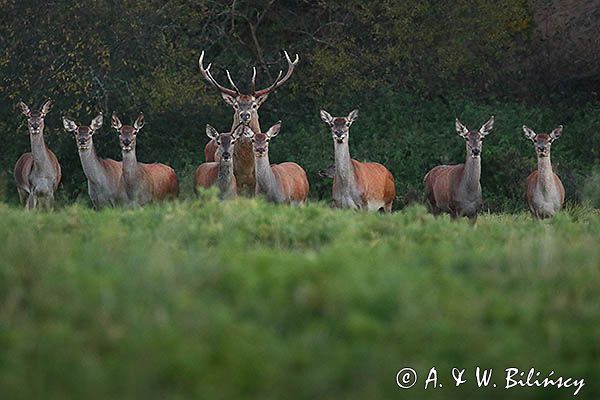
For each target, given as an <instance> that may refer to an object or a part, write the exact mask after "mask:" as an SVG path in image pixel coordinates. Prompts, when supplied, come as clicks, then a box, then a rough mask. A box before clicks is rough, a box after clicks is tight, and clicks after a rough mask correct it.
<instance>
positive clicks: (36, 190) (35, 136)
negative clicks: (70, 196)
mask: <svg viewBox="0 0 600 400" xmlns="http://www.w3.org/2000/svg"><path fill="white" fill-rule="evenodd" d="M51 104H52V103H51V101H50V100H48V101H46V102H45V103H44V105H43V106H42V108H41V110H39V111H31V110H30V109H29V107H28V106H27V105H26V104H25V103H23V102H19V104H18V106H19V108H20V109H21V112H22V113H23V114H24V115H25V116H27V126H28V130H29V139H30V141H31V152H30V153H24V154H23V155H21V157H19V159H18V160H17V162H16V164H15V169H14V176H15V182H16V184H17V192H18V193H19V199H20V201H21V204H23V205H25V207H26V208H27V209H29V210H31V209H44V210H49V209H51V208H52V207H53V206H54V193H55V192H56V189H57V188H58V185H59V183H60V178H61V169H60V164H59V162H58V159H57V158H56V156H55V155H54V153H53V152H52V151H50V149H48V146H47V145H46V143H45V142H44V118H45V117H46V114H47V113H48V111H50V106H51Z"/></svg>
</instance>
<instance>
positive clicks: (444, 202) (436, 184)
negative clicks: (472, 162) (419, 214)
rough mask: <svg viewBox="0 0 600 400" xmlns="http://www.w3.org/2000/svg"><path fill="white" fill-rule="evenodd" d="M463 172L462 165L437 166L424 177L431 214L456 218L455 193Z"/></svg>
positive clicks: (463, 167)
mask: <svg viewBox="0 0 600 400" xmlns="http://www.w3.org/2000/svg"><path fill="white" fill-rule="evenodd" d="M464 170H465V165H464V164H458V165H438V166H437V167H435V168H433V169H432V170H431V171H429V172H428V173H427V175H425V178H424V182H425V196H426V200H427V202H428V203H429V206H430V209H431V212H432V213H433V214H440V213H442V212H448V213H450V214H451V215H453V216H456V212H457V210H456V203H455V193H454V190H453V189H452V188H456V187H458V185H459V184H460V181H461V179H462V176H463V172H464Z"/></svg>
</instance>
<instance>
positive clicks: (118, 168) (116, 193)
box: [63, 113, 128, 210]
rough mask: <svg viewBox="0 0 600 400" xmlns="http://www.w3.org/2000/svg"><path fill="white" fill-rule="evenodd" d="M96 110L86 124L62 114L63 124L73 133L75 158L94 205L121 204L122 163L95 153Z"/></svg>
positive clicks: (123, 199)
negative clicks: (77, 154) (77, 151)
mask: <svg viewBox="0 0 600 400" xmlns="http://www.w3.org/2000/svg"><path fill="white" fill-rule="evenodd" d="M102 122H103V117H102V113H100V114H99V115H98V116H97V117H96V118H94V119H93V120H92V122H91V124H90V125H89V126H83V125H77V124H76V123H75V122H74V121H72V120H70V119H67V118H64V117H63V125H64V127H65V129H66V130H67V131H68V132H71V133H73V135H74V136H75V142H76V143H77V148H78V150H79V159H80V160H81V166H82V168H83V172H84V174H85V176H86V178H87V183H88V194H89V196H90V200H91V202H92V206H93V207H94V208H95V209H96V210H99V209H102V208H104V207H115V206H117V205H125V204H127V202H128V198H127V192H126V191H125V183H124V181H123V164H122V163H121V162H120V161H115V160H111V159H109V158H107V159H104V158H100V157H98V155H97V154H96V150H95V148H94V140H93V135H94V133H95V132H96V131H97V130H98V129H100V128H101V127H102Z"/></svg>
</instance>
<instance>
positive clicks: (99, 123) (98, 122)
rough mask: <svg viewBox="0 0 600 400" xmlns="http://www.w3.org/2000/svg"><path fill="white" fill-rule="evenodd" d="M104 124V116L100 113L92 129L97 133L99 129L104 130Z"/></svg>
mask: <svg viewBox="0 0 600 400" xmlns="http://www.w3.org/2000/svg"><path fill="white" fill-rule="evenodd" d="M103 122H104V117H103V116H102V113H100V114H98V115H97V116H96V118H94V119H93V120H92V122H91V123H90V128H92V130H93V131H97V130H98V129H100V128H102V123H103Z"/></svg>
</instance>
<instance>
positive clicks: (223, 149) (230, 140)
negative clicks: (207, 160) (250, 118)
mask: <svg viewBox="0 0 600 400" xmlns="http://www.w3.org/2000/svg"><path fill="white" fill-rule="evenodd" d="M206 135H207V136H208V137H209V138H211V139H213V140H214V141H215V142H216V143H217V151H216V153H215V158H216V159H217V160H219V161H221V162H224V163H227V164H229V163H233V150H234V147H235V142H236V140H237V139H238V137H239V130H234V131H233V132H227V133H219V132H217V130H216V129H215V128H213V127H212V126H210V125H206Z"/></svg>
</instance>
